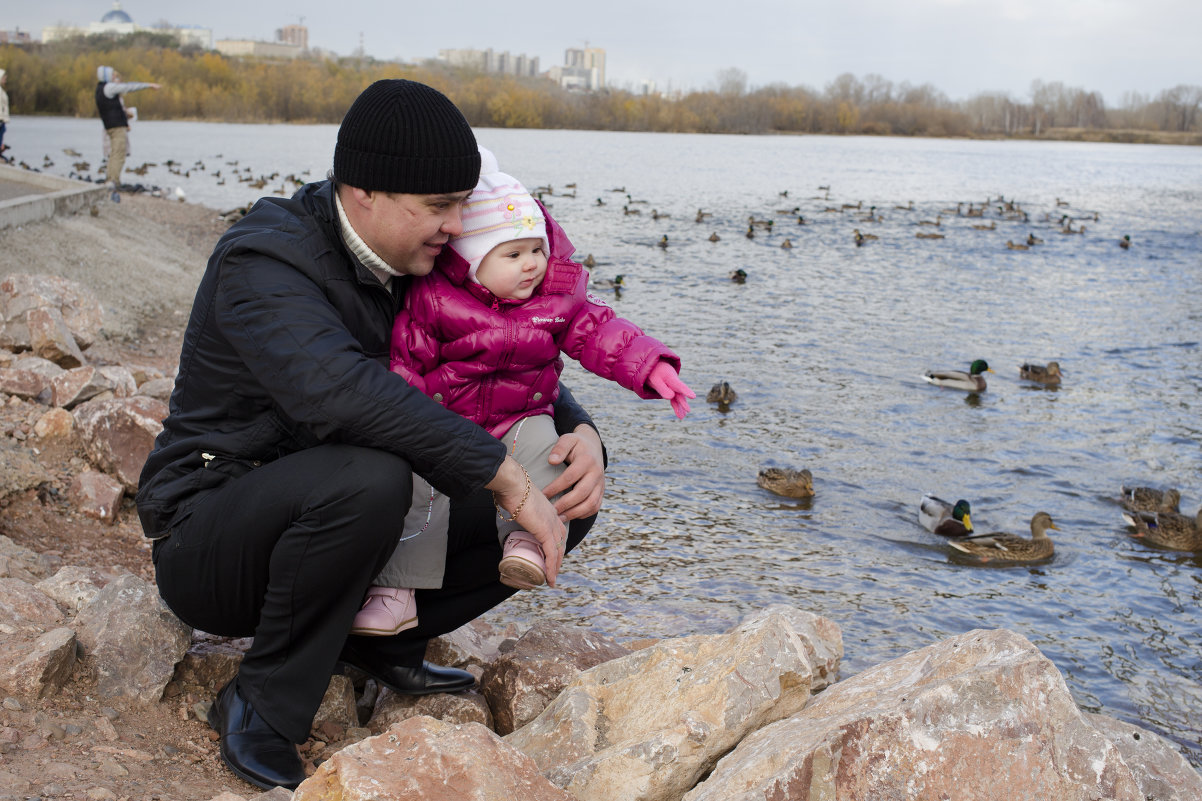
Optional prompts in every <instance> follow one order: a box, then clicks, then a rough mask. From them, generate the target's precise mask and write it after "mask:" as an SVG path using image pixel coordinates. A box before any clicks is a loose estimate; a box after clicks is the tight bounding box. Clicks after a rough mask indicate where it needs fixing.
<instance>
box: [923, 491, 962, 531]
mask: <svg viewBox="0 0 1202 801" xmlns="http://www.w3.org/2000/svg"><path fill="white" fill-rule="evenodd" d="M971 511H972V510H971V508H970V507H969V505H968V501H966V500H963V499H961V500H958V501H956V502H955V503H954V504H953V503H948V502H947V501H945V500H943V499H942V498H937V497H935V496H934V495H923V496H922V500H921V501H920V502H919V503H918V522H919V523H920V524H921V525H922V527H923V528H925V529H926V530H927V531H930V532H931V533H933V534H942V535H943V536H945V537H963V536H966V535H968V534H971V533H972V517H971V515H970V512H971Z"/></svg>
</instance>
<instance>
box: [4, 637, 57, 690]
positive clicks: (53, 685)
mask: <svg viewBox="0 0 1202 801" xmlns="http://www.w3.org/2000/svg"><path fill="white" fill-rule="evenodd" d="M74 664H75V633H74V632H73V631H71V629H69V628H65V627H60V628H56V629H53V630H51V631H48V632H46V633H45V634H41V635H38V636H36V637H25V638H20V637H17V638H11V637H10V638H7V639H6V640H5V643H4V648H2V649H0V689H3V690H4V691H5V692H10V693H13V694H14V695H21V696H25V697H29V698H41V697H43V696H46V695H50V694H52V693H55V692H57V691H58V690H59V689H60V688H61V687H62V686H63V685H64V684H66V683H67V679H69V678H70V676H71V668H72V666H73V665H74Z"/></svg>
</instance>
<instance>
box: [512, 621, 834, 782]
mask: <svg viewBox="0 0 1202 801" xmlns="http://www.w3.org/2000/svg"><path fill="white" fill-rule="evenodd" d="M830 629H831V630H833V631H834V632H836V633H837V632H838V629H837V627H834V626H833V625H832V626H831V627H830ZM840 636H841V635H840ZM833 647H834V646H833V645H824V646H821V647H819V648H815V647H813V646H807V645H806V643H805V642H803V637H802V636H801V634H800V633H799V632H798V631H797V630H796V629H795V628H794V627H793V624H792V622H791V620H790V616H789V615H786V614H779V613H777V614H767V615H762V616H759V617H756V618H755V619H752V620H749V621H747V622H744V623H741V624H740V625H739V626H737V627H736V628H734V629H733V630H732V631H731V632H729V633H727V634H720V635H698V636H693V637H683V638H679V639H671V640H664V641H662V642H660V643H658V644H656V645H651V646H648V647H647V648H643V649H641V650H639V651H635V652H634V653H632V654H630V655H628V656H624V657H622V658H620V659H615V660H612V661H609V662H605V663H603V664H601V665H598V666H597V667H594V668H592V669H590V670H587V671H585V672H584V673H581V674H580V675H579V676H578V677H577V678H576V679H575V681H573V682H572V683H571V684H570V685H568V687H567V688H566V689H565V690H564V691H563V692H562V693H561V694H560V695H559V697H558V698H556V699H555V701H553V702H552V703H551V704H550V706H548V707H547V708H546V709H545V710H544V711H543V713H542V714H541V715H539V717H538V718H536V719H535V720H534V721H533V722H532V723H530V724H528V725H526V726H525V727H523V728H521V729H518V730H517V731H516V732H514V733H513V734H510V735H508V736H507V737H506V740H507V741H508V742H509V743H510V744H512V745H513V746H515V747H516V748H518V749H520V750H521V751H523V752H524V753H526V754H529V755H530V756H531V757H532V758H533V759H534V761H535V762H536V763H537V764H538V766H539V768H540V769H541V770H542V771H543V774H544V775H545V776H547V778H549V779H550V780H551V781H552V782H554V783H555V784H556V785H558V786H559V787H562V788H564V789H566V790H567V791H568V792H570V793H571V794H572V795H574V796H576V797H577V798H578V799H582V801H626V800H627V799H629V800H630V801H633V800H634V799H639V800H640V801H652V800H654V801H661V800H662V801H668V800H669V799H672V801H675V799H679V798H680V797H681V795H682V794H683V793H684V792H685V791H687V790H688V789H689V788H690V787H692V786H693V785H694V784H695V783H696V782H697V780H698V779H699V778H700V777H702V776H704V775H705V774H706V773H707V772H709V770H710V769H711V768H712V767H713V765H714V764H715V763H716V762H717V761H718V759H719V758H720V757H721V756H722V755H723V754H725V753H726V752H727V751H729V750H730V749H732V748H734V746H735V745H736V744H737V743H739V741H741V740H742V739H743V738H744V737H745V736H747V734H749V733H750V732H753V731H755V730H756V729H759V728H761V727H763V726H766V725H768V724H769V723H772V722H774V721H777V720H780V719H781V718H784V717H788V716H790V715H793V714H795V713H796V712H797V711H798V710H800V709H802V708H803V707H804V706H805V705H806V703H807V702H808V701H809V699H810V691H811V688H812V686H813V676H814V668H813V665H812V664H811V662H810V657H809V654H810V653H811V652H814V651H830V650H832V649H833ZM839 648H840V650H841V646H839Z"/></svg>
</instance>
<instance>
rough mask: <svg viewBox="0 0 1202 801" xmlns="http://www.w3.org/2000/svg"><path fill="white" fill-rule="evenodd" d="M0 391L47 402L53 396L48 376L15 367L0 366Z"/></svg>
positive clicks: (26, 398) (24, 398)
mask: <svg viewBox="0 0 1202 801" xmlns="http://www.w3.org/2000/svg"><path fill="white" fill-rule="evenodd" d="M0 392H3V393H5V394H6V395H16V396H17V397H18V398H21V399H23V400H36V401H39V402H44V403H49V402H50V399H51V398H52V397H53V390H52V389H51V385H50V379H49V378H47V377H46V376H44V375H41V374H40V373H35V372H34V371H33V370H22V369H20V368H17V367H0Z"/></svg>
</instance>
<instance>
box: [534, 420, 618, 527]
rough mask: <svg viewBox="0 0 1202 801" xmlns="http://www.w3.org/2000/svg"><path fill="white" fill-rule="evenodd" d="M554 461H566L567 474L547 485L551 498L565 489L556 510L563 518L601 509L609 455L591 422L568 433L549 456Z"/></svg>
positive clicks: (553, 462) (587, 515)
mask: <svg viewBox="0 0 1202 801" xmlns="http://www.w3.org/2000/svg"><path fill="white" fill-rule="evenodd" d="M547 461H548V462H550V463H551V464H560V463H566V464H567V468H566V469H565V470H564V471H563V475H561V476H560V477H559V478H557V479H555V480H554V481H552V482H551V483H550V484H548V485H547V486H546V487H544V488H543V494H544V495H546V496H547V497H548V498H550V497H553V496H554V495H556V494H558V493H560V492H562V493H563V497H562V498H560V499H559V500H558V501H556V503H555V511H557V512H558V513H559V516H560V517H561V518H562V519H563V520H578V519H580V518H583V517H590V516H592V515H595V514H597V512H599V511H601V500H602V498H603V496H604V495H605V456H604V451H603V450H602V448H601V437H600V436H599V435H598V434H597V432H596V430H594V429H593V427H592V426H589V425H583V424H582V425H579V426H577V427H576V430H575V431H573V432H572V433H571V434H564V435H563V436H562V437H560V438H559V441H558V442H556V443H555V447H554V448H552V449H551V455H550V456H548V457H547Z"/></svg>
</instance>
